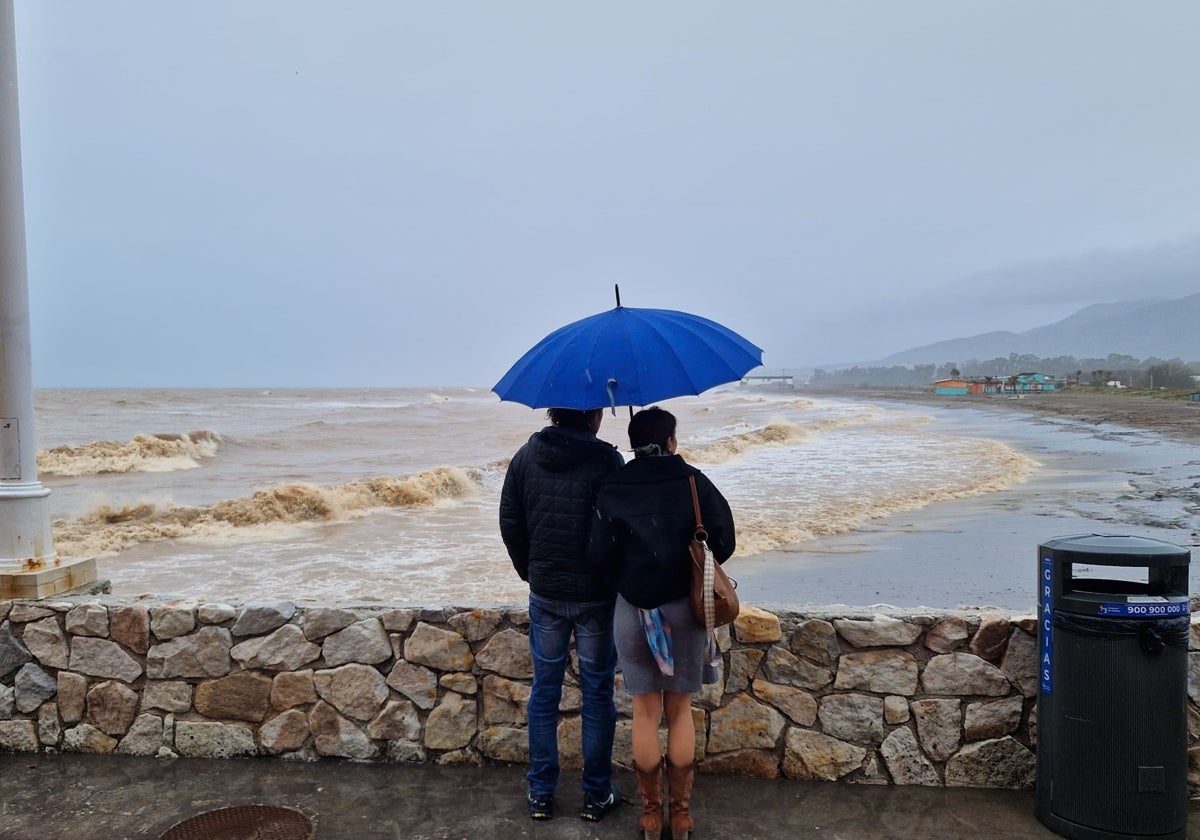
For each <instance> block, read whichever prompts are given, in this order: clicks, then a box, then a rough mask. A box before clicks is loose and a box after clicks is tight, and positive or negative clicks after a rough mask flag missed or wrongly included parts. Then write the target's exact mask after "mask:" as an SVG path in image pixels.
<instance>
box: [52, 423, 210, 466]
mask: <svg viewBox="0 0 1200 840" xmlns="http://www.w3.org/2000/svg"><path fill="white" fill-rule="evenodd" d="M220 443H221V436H220V435H219V434H217V433H216V432H209V431H199V432H189V433H187V434H157V435H151V434H140V435H134V436H133V438H132V439H130V440H129V441H127V442H125V443H121V442H119V441H115V440H98V441H93V442H92V443H85V444H83V445H81V446H56V447H54V448H53V449H40V450H38V453H37V467H38V471H39V472H41V473H44V474H47V475H60V476H82V475H100V474H102V473H128V472H172V471H174V470H192V469H196V468H197V467H199V466H200V460H201V459H202V458H212V457H213V456H214V455H216V454H217V447H218V446H219V445H220Z"/></svg>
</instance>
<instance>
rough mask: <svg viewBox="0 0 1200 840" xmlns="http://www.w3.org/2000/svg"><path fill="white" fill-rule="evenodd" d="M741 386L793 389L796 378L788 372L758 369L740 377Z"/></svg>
mask: <svg viewBox="0 0 1200 840" xmlns="http://www.w3.org/2000/svg"><path fill="white" fill-rule="evenodd" d="M742 384H743V385H778V386H779V387H780V388H785V389H786V388H795V387H796V376H795V374H792V373H790V372H788V371H784V370H781V371H768V370H766V369H764V368H759V369H758V370H757V372H755V373H748V374H746V375H745V376H743V377H742Z"/></svg>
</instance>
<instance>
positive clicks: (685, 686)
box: [613, 595, 707, 694]
mask: <svg viewBox="0 0 1200 840" xmlns="http://www.w3.org/2000/svg"><path fill="white" fill-rule="evenodd" d="M658 609H659V612H660V613H661V614H662V616H663V618H664V620H665V621H666V623H667V624H669V625H670V627H671V655H672V658H673V659H674V660H675V673H674V675H673V676H669V677H668V676H666V675H665V674H663V673H662V671H660V670H659V668H658V663H657V662H656V661H655V659H654V654H653V653H651V652H650V644H649V643H648V642H647V641H646V631H645V630H644V629H642V619H641V616H640V615H639V614H638V608H637V607H635V606H634V605H633V604H631V603H629V602H628V601H626V600H625V599H624V598H622V597H621V596H619V595H618V596H617V608H616V613H615V614H614V616H613V635H614V636H615V637H616V642H617V664H618V665H619V666H620V669H621V673H622V674H623V675H624V680H625V690H626V691H628V692H629V693H630V694H650V693H652V692H655V691H673V692H677V693H680V694H691V693H692V692H694V691H699V690H700V687H701V682H702V678H703V672H704V653H705V648H706V647H707V644H706V643H707V637H706V634H705V632H704V628H703V627H701V626H700V624H698V623H697V622H696V619H695V618H693V617H692V608H691V606H690V605H689V604H688V599H687V598H680V599H679V600H677V601H668V602H667V603H665V604H663V605H662V606H661V607H659V608H658Z"/></svg>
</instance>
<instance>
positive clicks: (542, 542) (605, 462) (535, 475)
mask: <svg viewBox="0 0 1200 840" xmlns="http://www.w3.org/2000/svg"><path fill="white" fill-rule="evenodd" d="M624 462H625V459H624V458H622V457H621V453H620V452H618V451H617V450H616V448H615V447H614V446H612V445H611V444H608V443H605V442H604V441H602V440H600V439H599V438H597V437H596V436H595V435H593V434H591V433H590V432H587V431H582V430H575V429H560V428H556V427H554V426H547V427H546V428H544V429H542V430H541V431H540V432H535V433H534V434H533V436H532V437H530V438H529V442H528V443H526V444H525V445H524V446H522V447H521V448H520V449H519V450H517V454H516V455H514V456H513V459H512V461H511V462H510V463H509V465H508V473H507V474H506V475H505V476H504V489H503V490H501V492H500V536H501V538H503V540H504V546H505V548H507V549H508V555H509V557H511V558H512V563H513V567H514V568H515V569H516V570H517V574H519V575H520V576H521V579H522V580H525V581H528V582H529V589H530V591H531V592H533V593H534V594H535V595H539V596H541V597H543V598H550V599H553V600H556V601H574V602H585V601H604V600H607V599H609V598H612V597H613V591H612V588H611V587H610V586H609V585H608V584H607V583H606V582H605V580H604V575H603V574H601V573H600V572H599V570H596V569H594V568H592V567H591V566H589V565H588V563H587V545H588V530H589V528H590V527H591V523H592V516H593V509H594V505H595V500H596V485H597V484H598V483H599V481H600V479H602V478H603V477H604V476H606V475H608V474H609V473H611V472H612V471H613V470H615V469H617V468H618V467H620V466H621V465H622V464H623V463H624Z"/></svg>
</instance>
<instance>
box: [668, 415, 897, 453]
mask: <svg viewBox="0 0 1200 840" xmlns="http://www.w3.org/2000/svg"><path fill="white" fill-rule="evenodd" d="M877 414H878V412H877V411H875V410H871V411H864V412H861V413H858V414H854V415H850V416H848V417H830V418H826V419H823V420H815V421H813V422H811V423H793V422H791V421H789V420H773V421H771V422H770V423H768V424H767V425H766V426H763V427H762V428H761V429H754V430H752V431H749V432H739V433H737V434H735V435H729V436H728V437H723V438H718V439H717V440H714V441H710V442H708V443H697V444H692V445H689V446H688V447H686V449H683V448H681V449H680V450H679V453H680V454H681V455H683V457H684V459H685V460H687V461H691V462H694V463H697V464H709V465H712V464H724V463H727V462H728V461H731V460H733V459H735V458H737V457H739V456H741V455H745V454H746V453H747V452H749V451H751V450H753V449H757V448H759V447H762V446H796V445H799V444H802V443H808V442H809V441H810V440H811V439H812V435H813V434H815V433H819V432H822V431H825V430H828V429H836V428H840V427H843V426H853V425H856V424H859V423H867V422H870V421H871V420H874V419H875V418H876V416H877Z"/></svg>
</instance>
